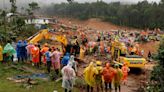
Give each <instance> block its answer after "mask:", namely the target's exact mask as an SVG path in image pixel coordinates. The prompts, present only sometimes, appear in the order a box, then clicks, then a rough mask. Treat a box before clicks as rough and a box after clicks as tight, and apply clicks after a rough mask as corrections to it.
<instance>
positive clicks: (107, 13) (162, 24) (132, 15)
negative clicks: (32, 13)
mask: <svg viewBox="0 0 164 92" xmlns="http://www.w3.org/2000/svg"><path fill="white" fill-rule="evenodd" d="M44 12H45V13H46V14H47V15H52V16H56V15H57V16H64V17H72V18H79V19H83V20H84V19H89V18H100V19H102V20H104V21H110V22H112V23H114V24H117V25H121V26H130V27H135V28H150V29H153V28H155V27H159V28H161V29H164V0H161V2H160V3H158V4H157V3H155V2H154V3H148V2H147V1H146V0H145V1H142V2H138V3H137V4H132V5H125V4H124V5H123V4H121V3H120V2H115V3H105V2H93V3H77V2H72V3H61V4H51V5H50V6H47V7H45V8H44Z"/></svg>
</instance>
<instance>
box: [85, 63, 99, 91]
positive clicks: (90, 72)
mask: <svg viewBox="0 0 164 92" xmlns="http://www.w3.org/2000/svg"><path fill="white" fill-rule="evenodd" d="M96 74H98V71H97V69H96V68H95V67H94V63H93V62H91V63H90V64H89V66H88V67H86V68H85V70H84V79H85V81H86V83H87V92H93V87H95V85H96V81H95V75H96ZM90 90H91V91H90Z"/></svg>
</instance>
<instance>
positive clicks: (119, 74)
mask: <svg viewBox="0 0 164 92" xmlns="http://www.w3.org/2000/svg"><path fill="white" fill-rule="evenodd" d="M114 67H115V75H114V79H113V83H114V87H115V92H117V90H119V92H121V79H122V77H123V73H122V70H121V69H120V68H119V65H118V64H115V65H114Z"/></svg>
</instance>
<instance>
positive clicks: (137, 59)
mask: <svg viewBox="0 0 164 92" xmlns="http://www.w3.org/2000/svg"><path fill="white" fill-rule="evenodd" d="M123 46H124V45H123V44H121V43H120V42H118V41H116V42H112V50H111V51H112V60H113V61H116V62H115V63H119V64H120V65H122V64H124V63H126V64H127V65H128V67H130V68H143V67H144V65H145V64H146V59H145V58H143V57H141V56H138V55H129V54H128V53H126V54H121V52H122V50H123V48H124V47H123Z"/></svg>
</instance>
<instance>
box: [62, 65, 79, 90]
mask: <svg viewBox="0 0 164 92" xmlns="http://www.w3.org/2000/svg"><path fill="white" fill-rule="evenodd" d="M61 72H62V76H63V80H62V87H63V88H64V89H65V92H71V90H72V89H73V85H74V81H75V77H76V74H75V71H74V69H73V68H72V63H68V64H67V66H64V67H63V68H62V70H61Z"/></svg>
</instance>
